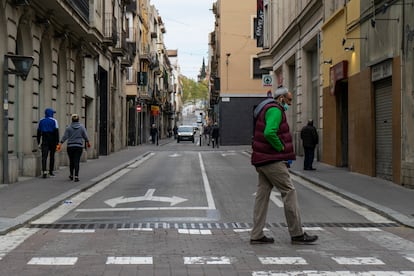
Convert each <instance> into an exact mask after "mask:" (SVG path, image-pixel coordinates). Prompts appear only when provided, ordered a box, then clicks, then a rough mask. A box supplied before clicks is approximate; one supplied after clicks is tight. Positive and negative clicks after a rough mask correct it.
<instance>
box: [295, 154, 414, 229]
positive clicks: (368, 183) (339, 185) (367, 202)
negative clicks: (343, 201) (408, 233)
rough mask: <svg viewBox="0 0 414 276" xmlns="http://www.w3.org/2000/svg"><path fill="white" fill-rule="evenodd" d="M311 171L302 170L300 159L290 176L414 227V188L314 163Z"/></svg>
mask: <svg viewBox="0 0 414 276" xmlns="http://www.w3.org/2000/svg"><path fill="white" fill-rule="evenodd" d="M313 165H314V167H315V168H316V170H315V171H305V170H303V157H301V156H297V160H296V161H295V162H293V164H292V166H291V170H290V171H291V173H292V174H295V175H297V176H300V177H302V178H304V179H306V180H308V181H310V182H312V183H314V184H316V185H318V186H320V187H323V188H325V189H327V190H330V191H332V192H335V193H337V194H340V195H341V196H342V197H344V198H347V199H350V200H352V201H354V202H357V203H358V204H361V205H364V206H366V207H368V208H369V209H371V210H373V211H375V212H378V213H380V214H382V215H383V216H385V217H387V218H389V219H391V220H395V221H396V222H399V223H401V224H403V225H405V226H408V227H412V228H414V189H409V188H405V187H402V186H400V185H397V184H395V183H392V182H390V181H386V180H383V179H380V178H376V177H370V176H367V175H363V174H358V173H353V172H350V171H349V170H348V169H347V168H337V167H334V166H330V165H327V164H324V163H319V162H314V163H313Z"/></svg>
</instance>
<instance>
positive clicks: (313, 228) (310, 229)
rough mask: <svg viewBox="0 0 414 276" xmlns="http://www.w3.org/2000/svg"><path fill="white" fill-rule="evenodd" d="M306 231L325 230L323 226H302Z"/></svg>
mask: <svg viewBox="0 0 414 276" xmlns="http://www.w3.org/2000/svg"><path fill="white" fill-rule="evenodd" d="M302 229H303V230H305V231H325V229H323V228H322V227H302Z"/></svg>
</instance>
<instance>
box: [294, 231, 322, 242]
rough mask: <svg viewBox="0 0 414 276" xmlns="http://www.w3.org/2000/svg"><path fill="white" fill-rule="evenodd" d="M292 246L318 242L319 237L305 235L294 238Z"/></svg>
mask: <svg viewBox="0 0 414 276" xmlns="http://www.w3.org/2000/svg"><path fill="white" fill-rule="evenodd" d="M291 240H292V244H311V243H313V242H315V241H317V240H318V236H316V235H308V234H306V232H305V233H303V235H300V236H296V237H292V238H291Z"/></svg>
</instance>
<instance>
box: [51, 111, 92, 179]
mask: <svg viewBox="0 0 414 276" xmlns="http://www.w3.org/2000/svg"><path fill="white" fill-rule="evenodd" d="M66 140H67V141H68V143H67V152H68V157H69V179H70V180H74V181H75V182H78V181H79V163H80V159H81V156H82V152H83V148H84V145H83V141H85V142H86V145H87V147H88V148H90V147H91V144H90V143H89V138H88V133H87V132H86V129H85V127H84V126H83V125H82V124H81V123H79V115H78V114H72V123H71V124H70V125H69V126H68V127H67V128H66V130H65V133H64V134H63V137H62V139H61V140H60V143H59V144H58V146H57V150H58V151H60V148H61V144H63V143H64V142H65V141H66Z"/></svg>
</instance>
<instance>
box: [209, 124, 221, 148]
mask: <svg viewBox="0 0 414 276" xmlns="http://www.w3.org/2000/svg"><path fill="white" fill-rule="evenodd" d="M211 137H212V143H213V148H214V145H216V146H217V148H218V147H219V141H218V139H219V137H220V128H219V126H218V124H217V122H215V123H214V125H213V127H212V129H211Z"/></svg>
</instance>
